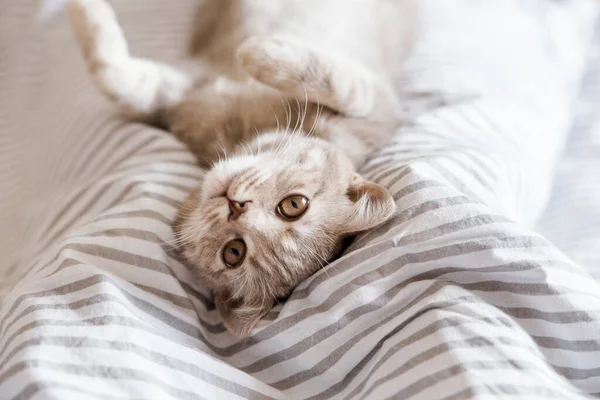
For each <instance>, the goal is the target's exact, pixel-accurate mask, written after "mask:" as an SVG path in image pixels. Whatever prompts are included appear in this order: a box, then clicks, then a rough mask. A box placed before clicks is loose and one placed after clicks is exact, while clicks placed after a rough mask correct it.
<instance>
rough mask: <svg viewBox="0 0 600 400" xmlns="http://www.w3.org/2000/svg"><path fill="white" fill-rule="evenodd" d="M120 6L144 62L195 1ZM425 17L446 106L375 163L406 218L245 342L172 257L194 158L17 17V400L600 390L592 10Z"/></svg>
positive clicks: (6, 92)
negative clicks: (107, 95) (122, 108)
mask: <svg viewBox="0 0 600 400" xmlns="http://www.w3.org/2000/svg"><path fill="white" fill-rule="evenodd" d="M113 4H114V5H115V8H116V10H117V14H118V16H119V19H120V20H121V22H122V24H123V25H124V28H125V32H126V35H127V36H128V39H129V40H130V41H131V43H132V50H133V51H134V52H135V53H136V54H138V55H141V56H152V57H157V58H160V59H162V60H166V61H172V62H177V61H178V60H181V58H182V57H183V54H184V48H185V44H186V42H185V38H186V32H187V28H188V27H189V24H190V23H191V19H192V16H193V12H192V11H193V9H194V4H195V1H193V0H186V1H183V0H182V1H179V2H177V3H176V4H175V3H174V2H165V1H160V0H128V1H113ZM422 4H423V7H424V9H425V13H424V15H425V21H424V30H423V35H422V42H421V43H420V45H419V46H418V49H417V51H416V54H415V56H414V57H413V59H412V60H411V61H410V63H409V64H408V66H407V70H406V76H407V77H408V78H409V79H408V80H407V82H410V85H408V86H407V87H406V89H407V90H409V91H410V92H411V93H412V95H411V96H408V97H407V100H406V105H407V108H411V107H410V106H412V105H416V104H417V103H419V102H421V101H422V100H423V99H422V98H421V97H419V96H416V95H415V93H417V92H419V93H437V95H436V97H435V98H437V96H438V95H439V96H440V97H441V98H443V99H444V100H445V105H444V106H443V107H439V108H433V107H432V108H428V109H427V110H425V111H424V112H422V113H419V114H418V115H416V114H410V115H408V116H407V122H409V123H407V125H406V126H405V127H404V128H403V129H401V130H400V131H399V132H398V134H397V135H396V137H395V138H394V140H393V141H392V142H391V143H390V144H389V145H388V146H386V147H385V148H384V149H382V150H381V151H380V152H379V153H378V154H377V155H375V156H374V157H373V159H372V160H371V161H370V162H369V163H368V164H367V165H366V166H365V167H364V173H365V174H366V175H367V176H369V177H371V178H373V179H375V180H377V181H379V182H381V183H383V184H385V185H386V186H387V187H388V188H389V189H390V190H391V191H392V193H394V196H395V199H396V201H397V204H398V208H399V213H398V215H397V217H395V218H394V219H393V220H392V221H390V222H389V223H386V224H384V225H383V226H381V227H378V228H376V229H374V230H373V231H371V232H369V233H367V234H365V235H363V236H361V237H359V238H357V240H356V241H355V242H354V243H353V245H352V246H351V248H350V249H349V250H348V252H347V254H346V255H345V256H344V257H343V258H341V259H340V260H338V261H336V262H334V263H333V264H331V265H330V266H328V267H327V268H325V269H324V270H322V271H320V272H319V273H317V274H315V275H314V276H312V277H311V278H309V279H307V280H306V281H305V282H303V283H302V284H301V285H300V286H299V287H298V288H297V289H296V290H295V292H294V293H293V295H292V296H291V298H290V299H289V300H288V301H287V302H286V303H285V304H283V305H280V306H278V307H276V308H275V309H274V310H273V312H272V313H270V314H269V315H268V316H267V318H266V319H265V320H264V321H262V322H261V324H260V326H259V327H258V328H257V329H256V330H255V331H254V332H253V334H252V336H251V337H250V338H249V339H247V340H244V341H238V340H236V339H235V338H234V337H232V336H231V335H230V334H229V333H227V332H226V330H225V328H224V327H223V325H222V323H221V321H220V320H219V317H218V315H217V313H216V311H215V310H214V305H213V304H212V302H211V300H210V295H209V293H208V291H207V290H206V289H205V288H203V287H201V286H199V285H197V284H195V283H194V282H193V281H192V280H191V277H190V274H189V273H188V271H187V270H186V268H185V267H184V266H183V265H182V264H181V263H180V262H179V260H178V256H177V254H176V252H174V251H173V249H172V248H171V246H170V244H169V243H170V242H171V241H172V234H171V230H170V221H171V219H172V218H173V216H174V213H175V210H176V206H177V204H178V202H180V201H181V200H182V199H184V198H185V195H186V193H187V192H188V191H189V190H190V189H191V188H192V187H193V186H194V185H195V182H196V181H197V179H198V177H199V176H200V175H201V173H202V172H201V171H200V170H199V169H198V168H197V167H196V166H195V165H194V164H193V158H192V157H191V155H190V154H189V153H188V152H187V151H186V150H185V148H184V147H183V146H182V145H181V144H179V143H177V142H176V141H175V140H174V139H172V138H171V137H169V136H168V135H166V134H164V132H161V131H159V130H157V129H154V128H150V127H147V126H143V125H140V124H134V123H130V122H127V121H124V120H122V119H120V118H119V117H118V116H117V115H116V114H115V113H114V109H113V108H112V107H111V106H110V105H109V104H107V102H106V101H105V100H104V99H103V98H102V97H101V96H100V95H99V94H98V93H97V92H96V90H95V89H94V87H93V86H92V84H91V82H90V80H89V78H88V77H87V75H86V73H85V70H84V66H83V63H82V61H81V59H80V55H79V52H78V50H77V48H76V47H75V45H74V42H73V40H72V39H71V36H70V32H69V30H68V27H67V25H66V21H65V19H64V16H62V15H60V14H58V15H57V16H56V18H55V19H50V20H48V19H45V20H44V21H46V22H43V23H42V22H40V19H38V17H39V15H40V14H39V10H40V9H39V8H38V6H39V3H38V2H35V1H32V0H4V2H3V3H2V4H1V5H0V166H1V172H0V187H1V188H2V191H0V221H1V222H2V223H1V224H0V225H1V226H0V251H1V253H0V254H2V256H3V257H2V258H1V259H0V301H1V304H0V399H13V398H18V399H33V398H35V399H46V398H68V399H72V398H73V399H75V398H76V399H88V398H89V399H98V398H101V399H124V398H136V399H142V398H143V399H201V398H208V399H229V398H246V399H248V398H257V399H258V398H277V399H279V398H353V399H354V398H357V399H362V398H372V399H383V398H388V397H393V398H401V399H427V400H428V399H466V398H478V399H479V398H481V399H484V398H485V399H490V398H510V397H513V398H519V399H522V398H540V399H549V398H559V399H585V398H589V397H591V396H596V397H598V396H600V284H598V283H597V282H596V281H595V280H594V279H592V278H590V276H589V275H588V274H587V273H586V272H585V271H584V270H583V269H582V268H581V266H580V265H579V263H582V265H585V264H587V265H590V266H591V269H592V270H594V268H598V263H597V261H598V259H599V254H600V251H599V249H598V248H599V247H600V246H599V245H600V243H599V242H598V237H600V236H599V235H600V229H598V228H597V224H596V223H591V221H599V218H598V216H599V211H598V201H597V200H598V198H599V197H598V193H599V191H598V189H597V188H596V187H595V186H594V182H595V181H594V173H593V168H596V167H597V166H598V165H599V161H598V160H599V159H600V158H599V157H598V156H600V153H599V152H598V143H599V142H598V140H597V139H598V134H599V133H600V130H599V127H600V125H598V122H599V120H598V117H597V113H596V114H595V115H594V113H590V112H584V111H583V110H584V108H585V107H584V106H583V104H584V103H585V104H587V106H586V107H588V109H589V107H590V104H596V105H598V104H600V101H598V99H599V98H600V96H598V93H599V91H598V86H597V82H598V80H597V79H596V78H594V77H597V76H598V74H599V73H600V72H599V71H600V65H598V64H597V62H594V63H589V62H588V60H589V59H590V56H589V55H590V54H598V50H599V49H600V41H598V40H596V42H595V43H592V38H593V36H594V26H595V24H596V20H597V15H598V4H597V2H594V1H592V0H563V1H553V0H454V1H452V2H450V1H447V0H422ZM586 70H587V73H586ZM584 76H586V78H585V81H584V82H583V83H582V77H584ZM594 79H595V80H594ZM590 82H596V84H595V85H596V86H595V89H594V85H592V84H588V83H590ZM580 87H585V88H586V91H585V95H584V96H583V97H581V99H580V100H578V101H577V100H576V99H577V97H578V94H579V92H580V90H579V88H580ZM594 90H595V91H594ZM594 96H595V99H594ZM415 108H416V107H415ZM574 121H575V122H574ZM569 132H571V135H572V137H573V138H576V140H574V141H569V140H568V134H569ZM567 143H568V145H566V144H567ZM565 145H566V147H567V149H568V151H567V153H566V154H567V155H566V158H565V159H564V160H563V161H560V162H559V163H558V167H557V162H558V161H559V159H560V157H561V155H562V154H563V151H564V150H565ZM586 166H587V169H586V168H585V167H586ZM582 167H584V169H585V171H583V172H582V171H581V168H582ZM555 171H558V180H557V181H556V185H555V186H554V194H553V195H552V196H551V194H552V193H553V192H552V187H553V182H554V176H555V174H554V172H555ZM599 172H600V171H599ZM596 175H597V174H596ZM549 199H550V203H549V204H550V205H551V207H550V209H548V210H547V211H544V209H545V207H546V205H547V204H548V201H549ZM540 218H541V219H540ZM535 227H537V229H539V230H540V232H544V233H545V234H547V236H548V237H549V238H551V240H552V242H553V243H556V244H558V245H559V246H561V247H563V248H564V249H565V251H568V252H569V255H571V256H572V257H573V258H574V259H575V260H577V262H574V261H572V259H571V258H569V257H568V256H567V255H565V254H564V253H563V252H562V251H561V250H559V249H558V248H557V247H555V246H554V245H553V244H552V243H551V242H550V241H548V240H547V239H544V238H543V237H542V236H540V235H539V234H538V233H536V232H535V231H534V228H535ZM584 228H585V229H584ZM580 232H585V238H581V237H578V233H580ZM588 238H591V239H589V240H588ZM594 238H595V239H594ZM580 239H582V240H580ZM583 239H585V240H583ZM590 262H592V263H591V264H590ZM592 264H593V265H592ZM596 270H597V269H596Z"/></svg>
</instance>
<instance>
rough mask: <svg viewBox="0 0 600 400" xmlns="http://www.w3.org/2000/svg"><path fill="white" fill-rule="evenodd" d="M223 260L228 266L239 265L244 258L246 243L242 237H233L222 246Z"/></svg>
mask: <svg viewBox="0 0 600 400" xmlns="http://www.w3.org/2000/svg"><path fill="white" fill-rule="evenodd" d="M222 257H223V262H224V263H225V264H226V265H227V266H228V267H230V268H235V267H239V266H240V265H242V263H243V262H244V258H246V243H245V242H244V241H243V240H242V239H234V240H232V241H230V242H228V243H227V244H226V245H225V247H224V248H223V254H222Z"/></svg>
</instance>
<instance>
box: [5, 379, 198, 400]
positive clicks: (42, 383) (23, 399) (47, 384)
mask: <svg viewBox="0 0 600 400" xmlns="http://www.w3.org/2000/svg"><path fill="white" fill-rule="evenodd" d="M53 389H56V390H60V392H62V393H64V392H65V391H69V392H73V393H78V394H80V395H81V394H84V395H87V396H92V397H94V398H97V399H101V400H143V399H142V398H141V397H133V396H127V397H123V396H109V395H107V394H105V393H97V392H93V391H91V390H86V389H84V388H80V387H78V386H75V385H68V384H66V383H63V382H60V383H59V382H51V381H47V380H43V379H38V380H36V381H35V382H34V383H30V384H28V385H27V386H25V387H24V388H23V390H21V391H20V392H19V393H18V394H17V395H16V396H15V397H14V398H13V399H15V400H16V399H18V400H27V399H31V398H32V397H34V396H37V395H38V394H40V393H43V392H52V390H53ZM199 398H200V397H199Z"/></svg>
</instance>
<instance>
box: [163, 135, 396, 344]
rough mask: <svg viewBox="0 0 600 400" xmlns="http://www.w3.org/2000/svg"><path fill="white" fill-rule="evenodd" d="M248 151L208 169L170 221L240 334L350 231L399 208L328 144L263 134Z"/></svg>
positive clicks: (231, 327) (315, 267) (194, 266)
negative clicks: (248, 152)
mask: <svg viewBox="0 0 600 400" xmlns="http://www.w3.org/2000/svg"><path fill="white" fill-rule="evenodd" d="M250 148H251V150H253V153H252V154H246V155H243V154H238V155H234V156H232V157H231V158H228V159H226V160H223V161H220V162H219V163H217V164H216V165H215V166H214V167H213V168H212V169H211V170H210V171H208V172H207V174H206V176H205V179H204V182H203V183H202V185H201V186H200V187H199V188H198V189H197V190H196V191H195V192H194V193H192V194H191V195H190V197H189V198H188V199H187V200H186V202H185V203H184V204H183V206H182V208H181V211H180V213H179V215H178V218H177V220H176V222H175V225H174V230H175V234H176V239H177V242H178V243H179V246H180V249H181V251H182V254H183V256H184V258H185V259H186V260H187V262H188V263H189V265H190V268H191V270H192V271H193V273H194V274H195V276H196V277H197V278H198V279H199V280H200V281H201V282H202V283H204V284H206V285H207V286H208V287H210V288H211V289H212V290H213V293H214V297H215V305H216V307H217V310H218V311H219V313H220V314H221V316H222V318H223V321H224V323H225V325H226V326H227V328H228V329H229V330H230V331H231V332H232V333H233V334H235V335H236V336H239V337H245V336H247V335H248V334H249V332H250V330H251V329H252V327H253V326H254V325H255V324H256V322H258V320H259V319H260V318H261V317H262V316H263V315H264V314H265V313H267V312H268V311H269V310H270V309H271V308H272V307H273V304H274V302H275V301H276V299H277V298H281V297H286V296H288V295H289V294H290V292H291V290H292V289H293V288H294V287H295V286H296V285H297V284H298V283H299V282H300V281H302V280H303V279H305V278H306V277H308V276H310V275H311V274H313V273H314V272H315V271H317V270H318V269H320V268H321V267H323V266H324V265H325V264H327V263H328V262H330V261H331V260H332V259H333V258H335V257H336V256H337V255H338V254H339V252H340V250H341V244H342V241H343V239H344V238H345V237H347V236H348V235H350V234H352V233H356V232H359V231H362V230H365V229H369V228H371V227H374V226H376V225H378V224H380V223H382V222H384V221H385V220H387V219H389V218H390V217H391V216H392V214H393V212H394V211H395V204H394V201H393V199H392V198H391V196H390V195H389V193H388V192H387V191H386V190H385V189H384V188H383V187H381V186H379V185H376V184H374V183H371V182H367V181H364V180H363V179H362V178H361V177H360V176H359V175H357V174H356V173H355V172H354V167H353V166H352V163H351V162H350V160H349V159H348V158H347V157H346V156H345V155H344V154H343V153H342V152H341V151H339V150H337V149H336V148H335V147H333V146H332V145H330V144H329V143H327V142H324V141H322V140H319V139H314V138H307V137H299V136H289V135H288V136H284V135H280V134H265V135H262V136H260V137H259V138H258V139H257V140H256V141H255V142H254V143H252V144H251V146H250Z"/></svg>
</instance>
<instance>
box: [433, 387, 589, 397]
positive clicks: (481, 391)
mask: <svg viewBox="0 0 600 400" xmlns="http://www.w3.org/2000/svg"><path fill="white" fill-rule="evenodd" d="M565 389H566V388H565ZM573 394H575V393H573ZM485 395H501V396H510V397H513V398H519V397H531V396H536V397H539V398H540V399H561V400H565V399H567V398H568V399H573V398H575V397H573V396H572V394H569V395H567V394H566V393H565V392H559V391H557V390H552V389H549V388H547V387H545V386H525V384H521V383H519V384H513V385H511V384H500V383H494V384H491V383H490V384H487V385H485V386H483V385H473V386H471V387H469V388H467V389H463V390H461V391H460V392H458V393H453V394H451V395H449V396H446V397H444V398H443V399H441V400H463V399H464V400H468V399H473V398H477V396H485ZM581 395H583V393H581V394H579V396H581ZM579 396H577V397H576V398H577V399H581V397H579Z"/></svg>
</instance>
